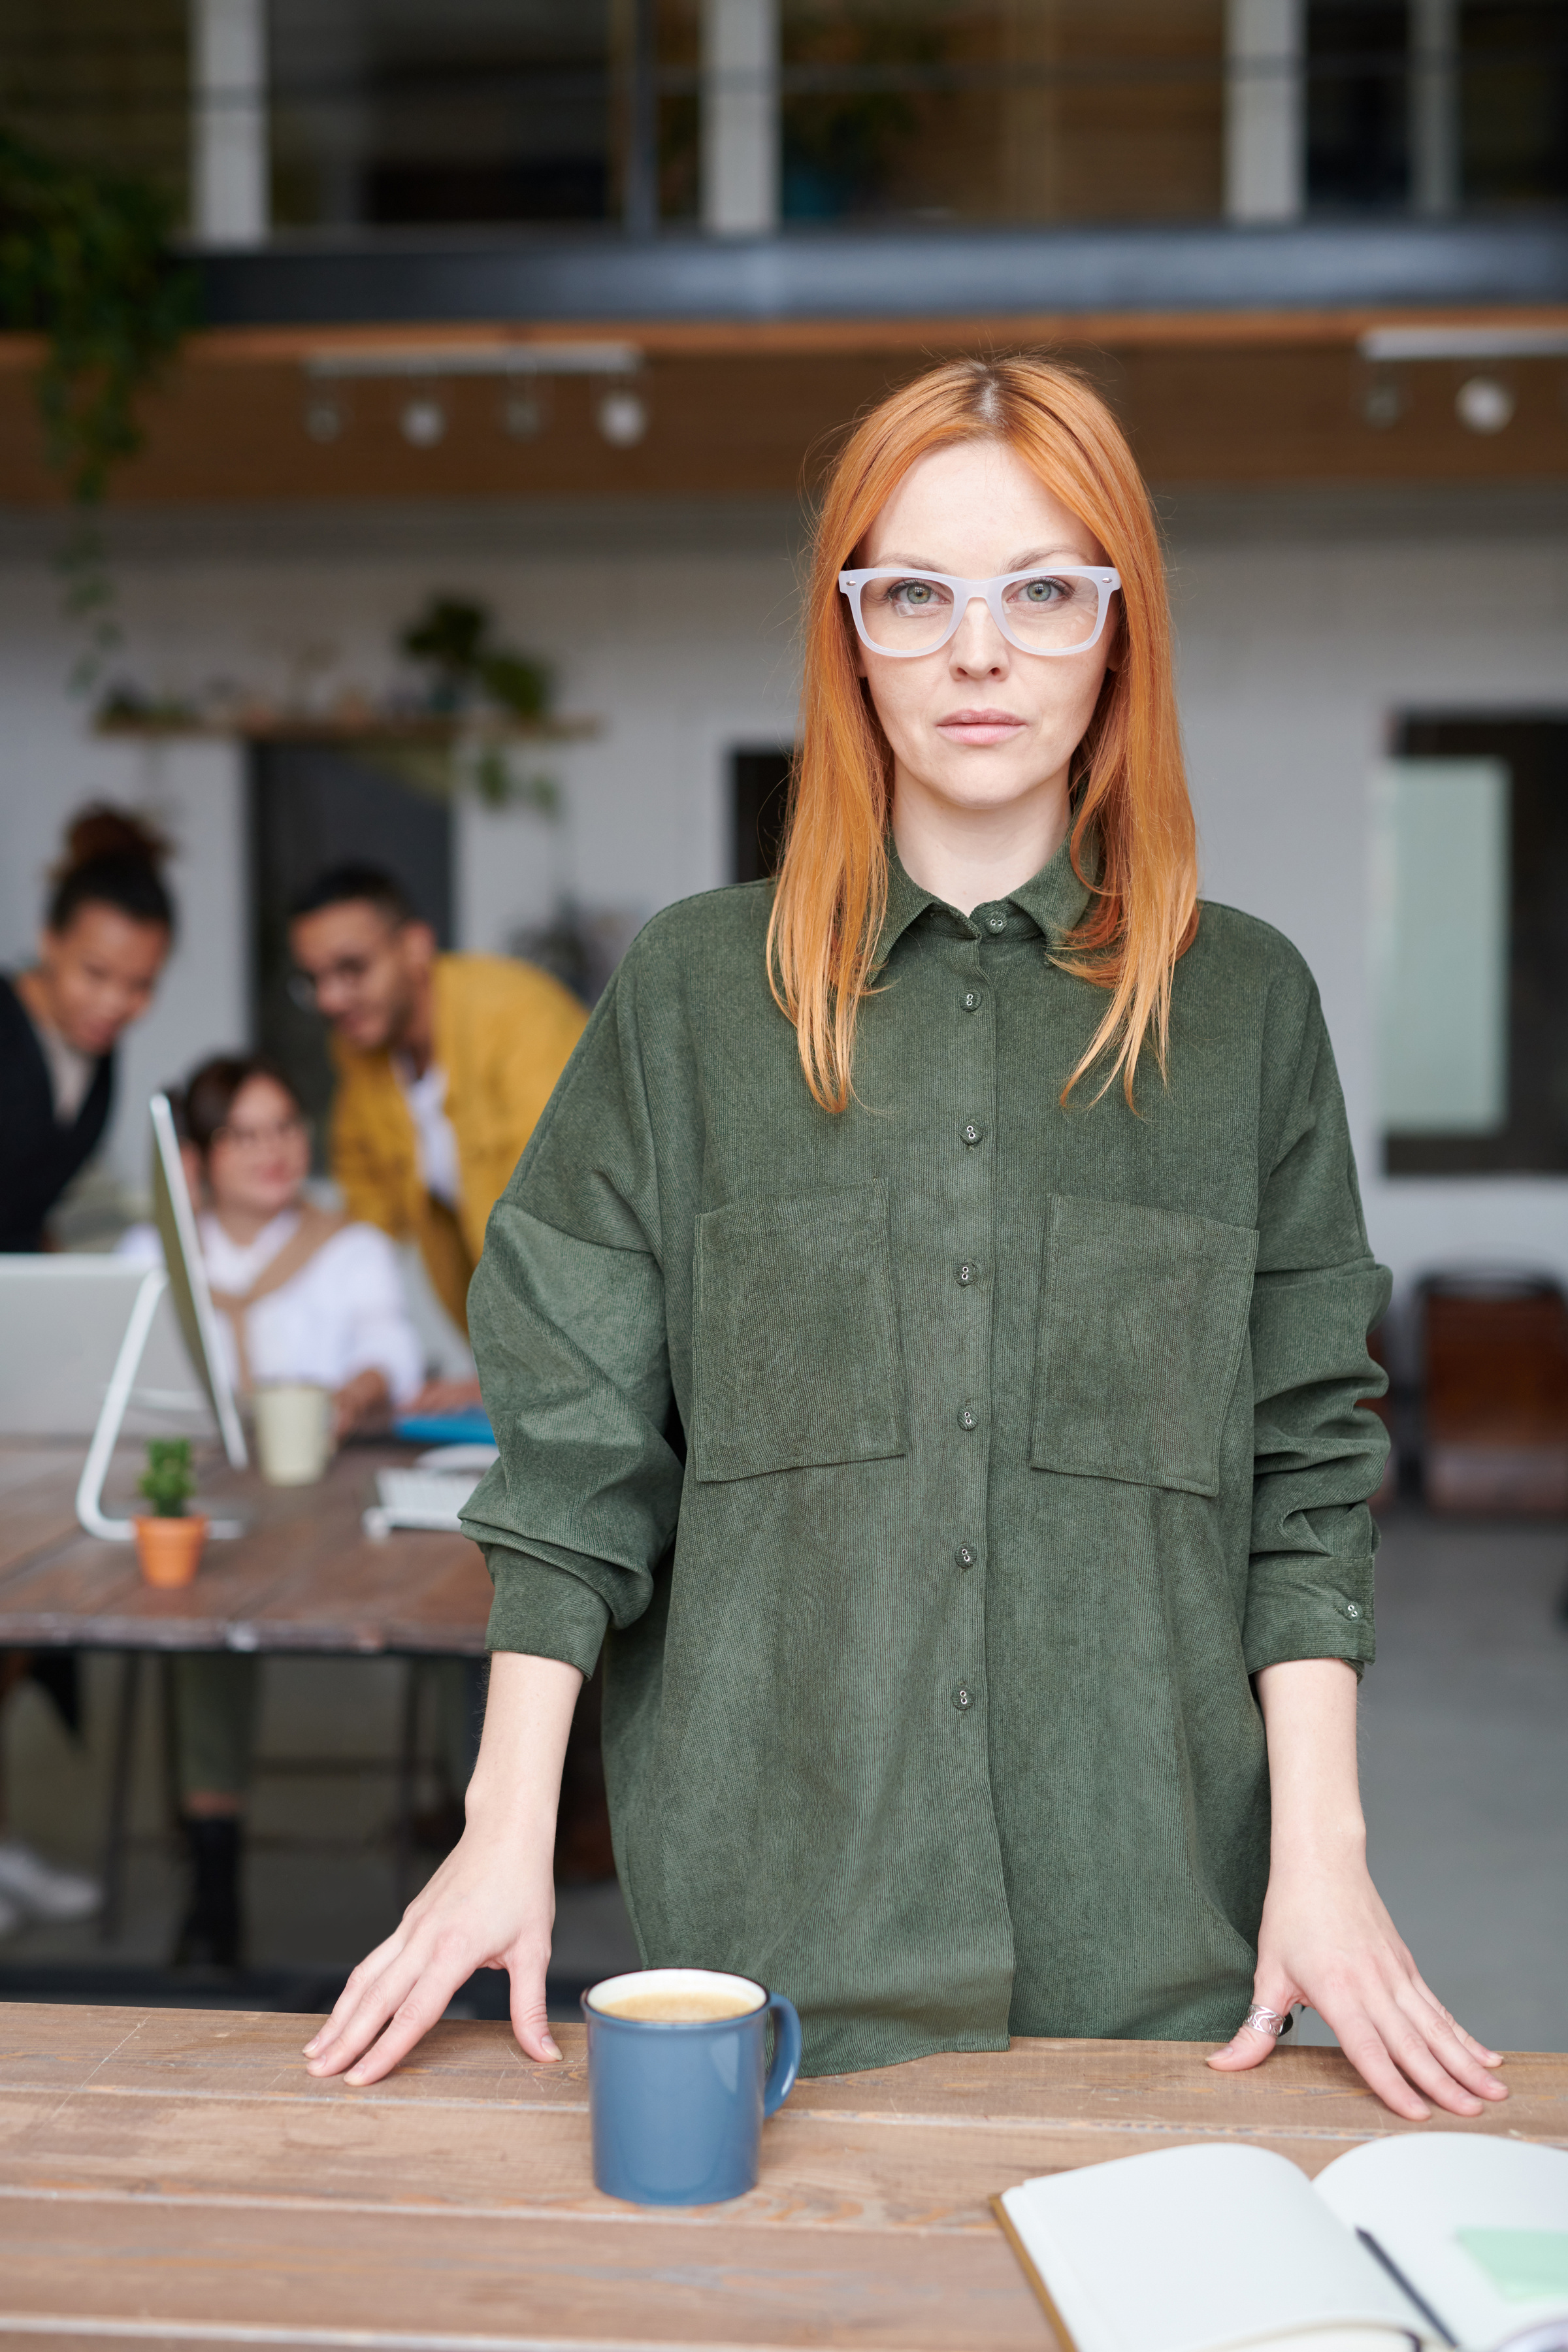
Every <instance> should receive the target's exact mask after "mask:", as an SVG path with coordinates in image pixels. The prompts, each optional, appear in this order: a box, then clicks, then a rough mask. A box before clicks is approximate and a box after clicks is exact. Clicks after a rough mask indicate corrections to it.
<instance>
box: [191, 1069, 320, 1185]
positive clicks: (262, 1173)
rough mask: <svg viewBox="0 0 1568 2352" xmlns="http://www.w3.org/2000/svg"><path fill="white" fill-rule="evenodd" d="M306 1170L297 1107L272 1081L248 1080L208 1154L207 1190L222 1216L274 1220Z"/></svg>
mask: <svg viewBox="0 0 1568 2352" xmlns="http://www.w3.org/2000/svg"><path fill="white" fill-rule="evenodd" d="M309 1173H310V1137H309V1135H308V1134H307V1132H306V1129H305V1122H304V1120H303V1118H301V1117H300V1106H299V1104H298V1103H297V1102H296V1101H295V1100H294V1097H293V1096H292V1095H290V1094H289V1093H288V1092H287V1090H286V1089H285V1088H284V1087H280V1086H279V1084H278V1082H277V1080H276V1079H275V1078H266V1077H255V1078H247V1080H246V1082H245V1084H244V1086H242V1087H241V1088H240V1090H239V1092H238V1093H237V1095H236V1097H235V1098H234V1101H233V1104H232V1105H231V1107H230V1109H229V1114H228V1118H227V1121H226V1124H225V1125H224V1126H222V1127H220V1128H219V1129H218V1131H217V1133H216V1135H215V1136H214V1138H213V1139H212V1148H211V1150H209V1151H208V1153H207V1164H206V1179H207V1190H208V1192H209V1193H210V1194H211V1196H212V1204H213V1206H214V1208H215V1209H216V1211H217V1213H218V1214H219V1216H220V1217H221V1216H222V1215H223V1214H224V1213H225V1212H226V1211H228V1212H229V1213H232V1214H236V1215H239V1216H246V1217H276V1216H278V1215H279V1213H281V1212H282V1211H283V1210H284V1209H287V1208H291V1207H292V1205H293V1203H294V1202H295V1201H296V1200H298V1198H299V1195H300V1186H301V1184H303V1182H304V1181H305V1178H306V1176H307V1175H308V1174H309Z"/></svg>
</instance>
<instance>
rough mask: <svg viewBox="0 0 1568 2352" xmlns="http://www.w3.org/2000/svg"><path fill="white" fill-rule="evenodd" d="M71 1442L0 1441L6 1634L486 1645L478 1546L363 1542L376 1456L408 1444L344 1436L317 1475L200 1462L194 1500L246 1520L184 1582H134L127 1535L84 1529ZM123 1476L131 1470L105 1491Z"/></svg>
mask: <svg viewBox="0 0 1568 2352" xmlns="http://www.w3.org/2000/svg"><path fill="white" fill-rule="evenodd" d="M81 1452H82V1449H81V1448H79V1447H78V1448H74V1449H72V1448H67V1447H52V1446H44V1445H31V1446H27V1447H22V1446H19V1445H16V1446H7V1447H5V1448H0V1648H4V1647H12V1646H14V1647H16V1648H29V1649H40V1648H46V1647H50V1646H57V1645H64V1646H68V1647H71V1648H89V1649H91V1648H97V1649H115V1650H127V1649H130V1650H211V1649H236V1650H294V1651H308V1652H313V1653H317V1654H323V1653H348V1654H355V1655H364V1654H374V1653H375V1652H378V1651H385V1650H391V1651H400V1652H427V1653H433V1654H441V1655H446V1656H450V1655H454V1654H458V1655H468V1656H474V1657H477V1656H479V1655H481V1654H483V1651H484V1636H485V1622H486V1619H487V1618H488V1616H489V1605H490V1583H489V1576H488V1575H487V1573H486V1570H485V1565H484V1561H483V1559H482V1558H481V1557H480V1554H479V1550H478V1549H477V1547H476V1546H475V1545H473V1544H471V1543H469V1541H468V1538H467V1537H466V1536H457V1535H426V1534H422V1533H416V1532H415V1531H414V1530H412V1529H407V1528H401V1529H399V1530H398V1531H397V1532H396V1533H395V1534H393V1535H391V1536H389V1537H388V1538H387V1539H386V1540H385V1542H384V1543H373V1542H372V1541H371V1540H370V1539H369V1538H368V1537H367V1536H365V1535H364V1534H363V1531H362V1529H361V1527H360V1514H361V1512H362V1511H363V1508H364V1507H365V1505H366V1504H367V1503H368V1502H370V1501H371V1500H372V1499H373V1497H374V1474H375V1472H376V1470H377V1469H378V1468H380V1467H381V1466H383V1465H384V1464H386V1463H389V1462H400V1463H406V1462H407V1460H408V1458H409V1456H408V1453H407V1449H406V1448H402V1449H394V1448H385V1449H383V1448H379V1447H374V1446H350V1447H345V1449H344V1450H343V1451H342V1453H341V1454H338V1455H337V1456H336V1457H335V1459H334V1460H333V1462H332V1463H331V1466H330V1468H329V1470H328V1472H327V1475H326V1476H325V1478H324V1479H322V1481H321V1484H320V1485H319V1486H265V1485H264V1484H263V1483H262V1481H261V1479H260V1477H259V1476H258V1475H257V1474H256V1473H255V1472H254V1471H246V1472H240V1473H236V1472H234V1471H231V1470H229V1469H227V1468H226V1466H223V1465H214V1464H211V1463H204V1465H203V1466H202V1471H201V1480H200V1501H201V1503H202V1505H203V1506H204V1507H206V1508H208V1509H211V1510H214V1511H216V1512H220V1513H233V1514H234V1515H235V1516H237V1517H241V1518H243V1519H244V1520H245V1521H246V1522H247V1532H246V1533H245V1534H244V1535H243V1536H239V1537H237V1538H234V1539H233V1540H231V1541H216V1540H214V1541H209V1543H208V1545H207V1547H206V1549H205V1553H204V1555H203V1558H202V1565H201V1568H200V1570H198V1572H197V1575H196V1578H195V1582H194V1583H193V1584H190V1585H187V1586H185V1587H184V1589H183V1590H181V1591H157V1590H156V1589H154V1588H153V1586H151V1585H148V1584H144V1583H143V1582H142V1577H141V1573H140V1571H139V1570H138V1568H137V1565H136V1554H135V1550H134V1549H133V1547H132V1545H130V1544H111V1543H102V1542H100V1541H99V1539H98V1538H96V1537H93V1536H88V1535H83V1534H82V1533H81V1531H80V1529H79V1528H78V1526H77V1523H76V1514H75V1509H74V1504H73V1497H74V1495H75V1491H76V1482H77V1478H78V1475H79V1471H80V1467H81ZM128 1486H129V1473H128V1472H127V1473H125V1474H124V1475H121V1476H120V1477H119V1478H118V1480H117V1484H116V1486H114V1487H111V1489H110V1493H111V1495H113V1494H115V1493H118V1492H119V1491H120V1490H121V1488H122V1487H123V1488H128ZM116 1507H119V1506H118V1505H117V1504H116V1503H114V1502H113V1501H111V1502H110V1509H113V1508H116Z"/></svg>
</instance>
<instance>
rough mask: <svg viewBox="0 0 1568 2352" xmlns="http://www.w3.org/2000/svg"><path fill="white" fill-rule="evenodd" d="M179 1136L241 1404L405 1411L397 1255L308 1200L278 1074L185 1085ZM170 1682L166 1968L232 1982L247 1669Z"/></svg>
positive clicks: (219, 1066)
mask: <svg viewBox="0 0 1568 2352" xmlns="http://www.w3.org/2000/svg"><path fill="white" fill-rule="evenodd" d="M183 1124H184V1139H185V1145H186V1162H187V1167H188V1169H189V1171H190V1174H191V1177H192V1189H193V1192H195V1194H196V1195H197V1200H198V1208H197V1219H196V1223H197V1231H198V1233H199V1234H200V1237H201V1244H202V1256H203V1260H204V1262H205V1266H206V1271H207V1279H208V1281H209V1283H210V1284H211V1286H212V1292H213V1300H214V1304H215V1305H216V1307H218V1309H219V1313H218V1326H219V1334H220V1340H221V1343H222V1345H223V1347H224V1349H225V1350H226V1354H227V1356H228V1360H229V1371H230V1375H231V1377H232V1379H233V1380H234V1382H235V1384H236V1386H237V1388H238V1389H239V1390H240V1391H241V1393H242V1394H243V1393H244V1392H245V1391H248V1390H249V1389H252V1388H254V1387H255V1386H256V1385H257V1383H258V1382H259V1381H311V1382H313V1383H316V1384H319V1385H320V1386H321V1387H322V1388H325V1389H329V1390H330V1391H331V1395H332V1402H333V1416H332V1417H333V1425H334V1428H335V1431H336V1433H337V1434H338V1435H339V1436H340V1437H342V1436H344V1435H346V1434H347V1433H349V1432H350V1431H352V1430H354V1429H357V1428H360V1427H363V1425H364V1424H366V1423H375V1422H377V1421H379V1420H381V1419H383V1418H384V1417H385V1416H386V1414H387V1413H388V1412H389V1411H391V1410H394V1409H395V1408H396V1407H398V1406H401V1405H405V1404H407V1403H408V1402H409V1401H410V1400H411V1399H412V1398H413V1397H414V1396H415V1395H416V1393H417V1392H418V1391H419V1389H420V1387H421V1385H422V1382H423V1372H424V1368H423V1363H422V1360H421V1350H420V1346H419V1341H418V1338H417V1336H416V1332H415V1329H414V1326H413V1324H412V1323H411V1322H410V1320H409V1317H408V1309H407V1306H406V1303H405V1297H404V1291H403V1281H402V1276H401V1274H400V1272H399V1269H398V1264H397V1258H396V1255H395V1252H394V1250H393V1246H392V1244H391V1243H390V1242H389V1241H388V1240H387V1238H386V1235H385V1234H383V1233H379V1232H378V1231H377V1230H376V1228H375V1227H374V1225H362V1224H351V1223H348V1222H347V1220H346V1219H344V1218H342V1217H340V1216H335V1215H332V1214H331V1213H329V1212H327V1211H325V1210H322V1209H319V1208H317V1207H316V1206H315V1205H314V1204H313V1203H312V1202H310V1201H308V1200H307V1199H306V1197H305V1191H304V1186H305V1180H306V1178H307V1176H308V1175H309V1173H310V1132H309V1129H308V1128H307V1125H306V1122H305V1118H304V1115H303V1113H302V1112H301V1110H300V1105H299V1102H298V1101H297V1099H296V1098H295V1096H294V1095H293V1093H292V1091H291V1090H290V1088H289V1085H288V1082H287V1081H286V1080H285V1079H284V1078H283V1076H281V1075H280V1073H279V1072H278V1071H277V1070H275V1069H273V1068H272V1066H270V1065H269V1064H268V1062H266V1061H264V1060H262V1059H261V1058H259V1057H258V1056H256V1055H243V1056H242V1055H219V1056H217V1057H216V1058H215V1059H214V1060H211V1061H208V1062H204V1063H203V1064H202V1066H201V1067H200V1069H198V1070H196V1071H195V1072H193V1074H192V1076H191V1077H190V1079H189V1081H188V1082H187V1084H186V1087H185V1089H184V1120H183ZM121 1255H125V1256H128V1257H132V1258H140V1259H142V1260H145V1261H148V1262H150V1263H153V1264H156V1263H157V1262H158V1256H159V1242H158V1236H157V1234H156V1232H155V1230H154V1229H153V1227H152V1226H150V1225H147V1226H137V1227H135V1228H133V1229H132V1232H131V1233H129V1234H126V1236H125V1239H124V1240H123V1241H122V1242H121ZM256 1700H257V1674H256V1661H255V1659H254V1658H250V1657H246V1656H243V1655H239V1654H231V1653H228V1652H216V1653H210V1654H196V1655H192V1656H184V1657H178V1658H176V1659H175V1660H174V1713H175V1724H176V1745H177V1749H178V1767H179V1780H180V1794H181V1812H182V1817H183V1822H184V1831H185V1836H186V1841H187V1843H188V1845H189V1847H190V1852H191V1860H192V1864H193V1871H194V1885H193V1891H192V1898H191V1903H190V1907H189V1910H188V1912H187V1915H186V1917H185V1921H184V1927H183V1928H182V1930H181V1934H180V1938H179V1942H178V1944H177V1946H176V1948H175V1952H174V1961H175V1965H176V1966H182V1965H183V1966H191V1967H209V1968H233V1967H235V1966H237V1964H238V1960H239V1948H240V1912H239V1867H240V1839H241V1822H242V1816H243V1812H244V1806H245V1798H246V1793H247V1787H248V1783H249V1780H250V1759H251V1746H252V1738H253V1732H254V1726H255V1718H256Z"/></svg>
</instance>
